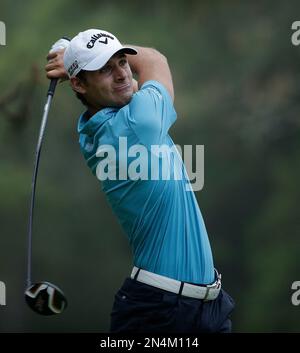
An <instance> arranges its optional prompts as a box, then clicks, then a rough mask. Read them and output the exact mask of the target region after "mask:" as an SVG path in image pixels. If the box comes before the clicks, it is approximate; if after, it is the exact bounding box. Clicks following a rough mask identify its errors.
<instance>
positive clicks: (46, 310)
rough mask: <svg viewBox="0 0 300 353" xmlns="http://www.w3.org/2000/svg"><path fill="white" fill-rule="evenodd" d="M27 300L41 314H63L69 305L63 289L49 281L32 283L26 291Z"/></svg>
mask: <svg viewBox="0 0 300 353" xmlns="http://www.w3.org/2000/svg"><path fill="white" fill-rule="evenodd" d="M25 300H26V302H27V304H28V305H29V307H30V308H31V309H32V310H33V311H35V312H36V313H38V314H40V315H46V316H49V315H56V314H61V313H62V312H63V311H64V310H65V309H66V307H67V299H66V297H65V295H64V293H63V292H62V290H61V289H59V288H58V287H56V286H55V285H54V284H51V283H49V282H37V283H31V284H30V285H29V287H28V288H27V289H26V291H25Z"/></svg>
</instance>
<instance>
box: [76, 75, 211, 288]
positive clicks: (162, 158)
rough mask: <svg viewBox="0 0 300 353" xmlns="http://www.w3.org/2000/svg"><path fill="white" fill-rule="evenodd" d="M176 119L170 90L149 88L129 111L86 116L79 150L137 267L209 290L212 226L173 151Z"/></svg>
mask: <svg viewBox="0 0 300 353" xmlns="http://www.w3.org/2000/svg"><path fill="white" fill-rule="evenodd" d="M175 120H176V112H175V109H174V106H173V102H172V100H171V97H170V95H169V93H168V91H167V90H166V89H165V87H164V86H163V85H162V84H160V83H159V82H157V81H147V82H145V83H144V84H143V86H142V87H141V88H140V90H139V91H138V92H136V93H135V94H134V95H133V97H132V99H131V101H130V102H129V104H127V105H125V106H124V107H122V108H120V109H119V108H105V109H102V110H100V111H99V112H97V113H96V114H95V115H93V116H92V117H91V118H90V119H87V118H86V113H84V114H82V115H81V117H80V119H79V123H78V132H79V134H80V137H79V143H80V148H81V151H82V153H83V155H84V158H85V160H86V162H87V165H88V166H89V168H90V169H91V170H92V172H93V174H94V175H95V176H96V177H97V178H98V180H99V182H100V183H101V186H102V190H103V191H104V193H105V194H106V197H107V200H108V202H109V203H110V205H111V207H112V209H113V211H114V213H115V214H116V216H117V218H118V220H119V222H120V224H121V225H122V227H123V229H124V231H125V233H126V235H127V237H128V239H129V243H130V246H131V248H132V252H133V262H134V265H135V266H137V267H140V268H143V269H145V270H147V271H150V272H154V273H157V274H160V275H163V276H167V277H171V278H174V279H177V280H180V281H185V282H192V283H199V284H201V283H202V284H208V283H212V282H213V281H214V264H213V258H212V252H211V247H210V243H209V239H208V235H207V232H206V228H205V224H204V221H203V218H202V215H201V212H200V209H199V207H198V203H197V200H196V198H195V195H194V192H193V191H191V190H188V187H187V185H188V184H189V180H188V177H187V174H186V171H185V167H184V164H183V162H182V159H181V157H180V155H179V153H176V150H174V149H172V151H174V153H173V152H172V153H170V152H169V151H168V148H169V149H171V148H172V147H173V148H174V143H173V141H172V139H171V137H170V136H169V134H168V131H169V128H170V127H171V125H172V124H173V123H174V122H175ZM161 147H167V148H166V150H164V149H163V148H162V149H161V150H160V148H161ZM165 162H166V163H165ZM178 176H179V177H178ZM105 177H106V179H105ZM112 261H113V259H112Z"/></svg>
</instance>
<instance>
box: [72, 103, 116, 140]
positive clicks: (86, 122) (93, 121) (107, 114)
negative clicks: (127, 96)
mask: <svg viewBox="0 0 300 353" xmlns="http://www.w3.org/2000/svg"><path fill="white" fill-rule="evenodd" d="M116 111H118V108H104V109H101V110H99V111H98V112H97V113H96V114H94V115H93V116H92V117H90V118H89V113H88V111H85V112H84V113H82V114H81V115H80V117H79V121H78V126H77V131H78V132H79V134H88V135H91V134H94V133H95V132H96V131H97V130H98V129H99V127H100V126H101V125H102V124H103V123H104V122H105V121H106V120H107V119H110V118H111V117H112V116H113V115H114V114H115V113H116Z"/></svg>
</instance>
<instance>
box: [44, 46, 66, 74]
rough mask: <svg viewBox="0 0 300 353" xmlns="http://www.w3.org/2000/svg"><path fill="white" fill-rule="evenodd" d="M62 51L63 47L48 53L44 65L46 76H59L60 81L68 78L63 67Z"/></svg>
mask: <svg viewBox="0 0 300 353" xmlns="http://www.w3.org/2000/svg"><path fill="white" fill-rule="evenodd" d="M64 52H65V49H60V50H57V51H55V52H50V53H49V54H48V56H47V60H48V63H47V65H46V66H45V70H46V72H47V77H48V78H50V79H51V78H60V79H61V81H65V80H68V78H69V77H68V74H67V72H66V70H65V68H64V60H63V58H64Z"/></svg>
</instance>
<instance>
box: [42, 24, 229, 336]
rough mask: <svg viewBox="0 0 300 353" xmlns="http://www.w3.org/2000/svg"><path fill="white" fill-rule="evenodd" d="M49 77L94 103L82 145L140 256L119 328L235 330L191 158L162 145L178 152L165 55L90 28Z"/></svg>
mask: <svg viewBox="0 0 300 353" xmlns="http://www.w3.org/2000/svg"><path fill="white" fill-rule="evenodd" d="M46 71H47V77H48V78H61V79H65V78H69V79H70V84H71V87H72V89H73V91H74V92H75V93H76V95H77V97H78V98H79V99H80V100H81V101H82V103H83V104H84V105H85V107H86V111H85V112H84V113H83V114H82V115H81V116H80V118H79V122H78V133H79V143H80V149H81V151H82V153H83V156H84V158H85V160H86V162H87V165H88V167H89V168H90V169H91V171H92V173H93V174H94V175H95V176H96V178H97V179H98V180H100V181H101V185H102V190H103V192H104V193H105V194H106V197H107V200H108V202H109V203H110V205H111V207H112V209H113V211H114V213H115V215H116V217H117V218H118V220H119V222H120V224H121V225H122V227H123V229H124V231H125V233H126V235H127V237H128V240H129V243H130V246H131V248H132V252H133V268H132V272H131V274H129V276H128V278H127V279H125V281H124V283H123V285H122V287H121V288H120V290H119V291H118V292H117V294H116V296H115V301H114V304H113V308H112V312H111V327H110V331H111V332H134V333H135V332H144V333H155V332H157V333H158V332H159V333H161V332H170V333H179V332H182V333H184V332H185V333H201V332H230V331H231V320H230V318H229V315H230V313H231V312H232V310H233V308H234V302H233V300H232V299H231V297H230V296H229V295H228V294H227V293H226V292H225V291H224V290H223V289H222V288H221V275H220V274H219V273H218V272H217V270H216V269H215V268H214V262H213V256H212V251H211V247H210V243H209V238H208V235H207V231H206V229H205V225H204V221H203V219H202V215H201V212H200V210H199V207H198V204H197V200H196V197H195V195H194V193H193V191H192V188H187V185H190V184H189V180H188V177H187V173H186V171H185V167H184V164H183V162H182V159H181V158H180V155H179V153H177V154H176V153H172V154H170V153H168V151H167V150H166V149H162V150H161V152H160V153H155V152H153V151H154V150H153V149H152V147H153V146H156V147H157V146H158V147H161V146H167V147H169V148H172V147H174V143H173V141H172V139H171V137H170V135H169V129H170V127H171V126H172V125H173V124H174V122H175V121H176V111H175V109H174V105H173V101H174V88H173V83H172V76H171V72H170V68H169V65H168V61H167V59H166V58H165V56H164V55H162V54H161V53H160V52H158V51H157V50H155V49H152V48H145V47H139V46H135V45H134V46H123V45H122V44H121V43H120V42H119V40H118V39H117V38H116V36H115V35H113V34H112V33H109V32H107V31H104V30H101V29H89V30H86V31H84V32H80V33H79V34H78V35H76V36H75V37H74V38H73V39H72V40H71V42H70V44H69V46H68V47H67V48H66V49H65V50H59V51H57V52H55V53H51V54H49V55H48V64H47V65H46ZM133 74H134V75H136V78H137V81H136V80H135V79H133ZM120 141H122V147H121V145H120ZM113 151H115V153H114V152H113ZM134 152H135V153H134ZM137 160H139V163H137ZM153 161H155V162H157V163H153V164H154V165H155V167H154V166H153V165H150V164H151V163H150V162H153ZM165 162H166V163H165ZM134 163H135V164H134ZM133 164H134V166H136V168H134V167H133ZM137 164H139V167H137ZM147 166H148V167H149V168H148V169H149V170H148V172H147V173H145V167H147ZM142 167H143V172H142V173H141V170H140V169H141V168H142ZM133 171H135V173H134V172H133ZM166 172H167V175H169V176H171V177H169V178H165V177H163V175H165V174H164V173H166ZM153 175H155V177H153ZM175 175H181V176H182V177H181V178H176V177H174V176H175ZM172 176H173V177H172ZM151 177H152V178H151Z"/></svg>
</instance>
